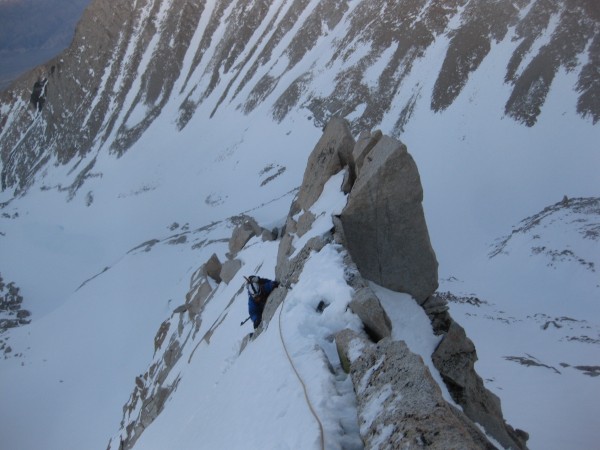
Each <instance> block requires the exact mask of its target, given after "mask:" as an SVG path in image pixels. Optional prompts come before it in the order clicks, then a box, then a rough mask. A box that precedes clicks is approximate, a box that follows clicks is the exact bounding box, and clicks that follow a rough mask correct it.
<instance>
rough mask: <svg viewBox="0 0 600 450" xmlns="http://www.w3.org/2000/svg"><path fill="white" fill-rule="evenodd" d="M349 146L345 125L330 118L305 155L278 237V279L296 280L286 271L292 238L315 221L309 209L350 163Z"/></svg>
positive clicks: (351, 141)
mask: <svg viewBox="0 0 600 450" xmlns="http://www.w3.org/2000/svg"><path fill="white" fill-rule="evenodd" d="M353 147H354V138H353V137H352V133H351V131H350V127H349V126H348V122H347V121H345V120H343V119H340V118H334V119H332V120H331V121H330V122H329V123H328V124H327V126H326V127H325V129H324V131H323V135H322V136H321V138H320V139H319V142H317V145H316V146H315V148H314V149H313V151H312V153H311V154H310V156H309V159H308V163H307V167H306V171H305V172H304V179H303V181H302V187H301V188H300V191H299V192H298V195H297V196H296V198H295V199H294V201H293V203H292V206H291V208H290V213H289V214H288V218H287V221H286V225H285V231H286V232H285V234H284V235H283V236H282V239H281V243H280V245H279V252H278V254H277V268H276V273H275V274H276V277H277V278H278V279H279V280H286V281H287V282H294V281H296V277H295V276H294V275H292V273H294V272H295V271H294V270H290V264H292V265H293V261H294V258H293V259H292V261H290V260H289V258H288V257H289V256H290V255H291V254H292V253H293V252H294V251H295V250H296V249H295V248H294V246H293V239H294V236H298V237H301V236H303V235H304V234H305V233H306V231H308V229H310V226H311V225H312V223H313V222H314V220H315V217H314V215H313V214H312V213H311V212H310V207H311V206H312V205H313V204H314V203H315V201H316V200H317V199H318V198H319V196H320V195H321V193H322V192H323V187H324V186H325V183H326V182H327V181H328V180H329V178H331V176H332V175H335V174H337V173H338V172H340V171H341V170H342V168H343V167H344V166H345V165H347V164H349V163H350V161H351V158H352V156H351V155H352V150H353ZM315 245H318V244H316V243H315ZM298 250H300V249H298ZM303 251H304V250H303ZM300 259H302V257H300ZM290 272H291V273H290ZM296 273H297V272H296Z"/></svg>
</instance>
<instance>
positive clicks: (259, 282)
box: [246, 275, 279, 330]
mask: <svg viewBox="0 0 600 450" xmlns="http://www.w3.org/2000/svg"><path fill="white" fill-rule="evenodd" d="M277 286H279V282H278V281H273V280H269V279H267V278H261V277H259V276H256V275H252V276H250V277H247V278H246V288H247V289H248V312H249V313H250V319H252V323H253V324H254V329H255V330H256V329H257V328H258V326H259V325H260V322H261V320H262V315H263V311H264V309H265V304H266V303H267V298H268V297H269V294H271V292H273V289H275V288H276V287H277Z"/></svg>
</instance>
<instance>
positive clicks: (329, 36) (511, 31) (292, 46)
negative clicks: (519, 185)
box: [0, 0, 600, 191]
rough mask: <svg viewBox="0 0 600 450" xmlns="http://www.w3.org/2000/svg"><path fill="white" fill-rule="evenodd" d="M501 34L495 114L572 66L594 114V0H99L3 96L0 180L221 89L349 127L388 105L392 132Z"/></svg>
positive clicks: (528, 107) (450, 89) (531, 98)
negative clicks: (36, 106) (432, 75)
mask: <svg viewBox="0 0 600 450" xmlns="http://www.w3.org/2000/svg"><path fill="white" fill-rule="evenodd" d="M444 43H447V48H445V49H444V48H443V47H442V48H440V45H444ZM499 45H504V46H509V47H510V48H511V57H510V60H509V61H508V65H507V67H505V68H503V70H504V71H505V77H504V78H505V83H506V86H505V87H508V88H509V89H508V91H507V93H508V97H507V98H506V99H505V101H506V103H505V110H504V111H503V112H502V114H505V115H507V116H509V117H511V118H512V119H514V120H516V121H519V122H522V123H524V124H526V125H527V126H534V125H535V123H536V120H537V118H538V117H539V114H540V113H541V111H542V110H543V105H544V101H545V99H546V96H547V95H548V93H549V91H550V90H551V87H552V83H553V80H554V77H555V75H556V74H557V72H558V71H560V70H565V71H567V72H576V73H577V74H578V76H577V82H576V85H574V86H572V88H573V91H574V93H573V95H576V96H577V110H578V112H579V114H580V115H581V116H582V117H587V118H589V119H590V120H592V121H593V122H594V123H596V122H597V121H598V120H599V119H600V100H599V99H598V92H599V91H600V85H599V83H600V81H598V77H597V76H596V75H595V74H596V73H597V72H598V70H600V69H599V66H600V6H598V3H597V2H594V1H591V0H590V1H575V0H569V1H548V0H532V1H526V0H501V1H495V2H488V1H482V0H471V1H467V0H436V1H433V2H431V1H425V0H420V1H416V2H410V3H407V2H397V3H389V2H384V1H382V0H377V1H359V2H353V3H351V4H349V3H347V2H340V1H334V0H323V1H320V2H309V1H307V0H294V1H292V0H290V1H286V2H281V3H279V2H272V1H266V0H261V1H256V2H251V3H248V2H244V1H231V0H220V1H216V2H214V3H213V2H188V1H184V0H172V1H160V0H142V1H139V2H136V3H135V6H134V5H133V4H132V3H131V2H126V1H117V2H113V1H110V2H109V1H108V0H97V1H95V2H93V3H92V4H91V5H90V7H89V8H88V10H87V11H86V12H85V14H84V16H83V19H82V21H81V23H80V24H79V25H78V28H77V31H76V35H75V38H74V41H73V44H72V46H71V48H70V49H68V50H67V51H66V52H65V53H63V54H62V55H61V56H59V57H57V58H56V59H54V60H52V61H50V62H49V63H48V64H47V65H46V66H45V70H44V71H43V74H42V73H40V74H32V75H31V76H30V77H28V78H27V77H26V78H24V79H23V80H21V81H20V82H19V83H18V84H16V85H15V86H14V87H13V89H12V90H11V91H10V92H6V93H5V94H4V95H3V96H2V100H1V101H2V104H3V110H2V111H3V112H2V119H1V120H0V127H1V128H0V145H1V146H2V155H1V159H2V189H7V188H12V187H16V188H18V189H23V188H25V187H26V186H27V185H28V183H30V182H31V178H32V177H33V176H34V175H35V173H37V171H38V170H39V169H40V168H41V167H43V166H44V165H45V164H46V163H47V161H49V159H50V158H52V159H55V160H56V161H58V162H59V163H66V162H68V161H71V160H72V158H76V157H77V158H81V157H83V156H85V155H87V154H88V153H90V152H92V154H93V153H94V152H95V151H97V149H98V148H100V147H101V146H102V145H104V144H106V143H108V144H109V146H110V148H111V149H112V151H114V152H115V153H117V154H122V153H123V152H125V151H127V149H128V148H130V146H131V145H132V144H133V143H134V142H136V140H137V139H139V137H140V136H141V135H142V134H143V133H144V131H145V130H147V129H148V127H149V126H150V125H151V124H152V122H153V121H154V120H155V119H156V118H157V117H158V116H159V115H160V114H161V112H162V110H163V108H164V107H165V105H166V104H167V103H169V102H170V103H172V104H173V106H174V107H176V108H177V109H178V112H177V118H176V122H177V124H178V126H179V128H180V129H181V128H183V127H185V126H186V124H187V123H188V122H189V120H190V119H191V117H193V116H194V115H196V114H207V115H208V116H209V117H214V116H215V115H217V114H218V113H219V110H220V108H221V107H222V106H223V105H224V104H231V105H233V106H235V107H236V108H239V109H241V110H242V111H244V113H246V114H251V113H252V112H253V111H255V110H256V109H257V108H258V107H259V106H262V105H264V106H265V107H266V108H267V110H268V111H269V114H271V116H272V117H273V119H274V120H276V121H281V120H283V118H284V117H286V115H287V114H288V113H289V112H290V111H291V110H292V109H296V108H308V109H309V110H310V111H311V112H312V114H313V117H314V120H315V122H316V123H319V124H324V123H325V122H326V121H327V120H328V119H329V118H330V117H331V116H333V115H340V116H346V117H349V118H350V121H351V125H352V127H353V129H354V130H362V129H369V128H372V127H373V126H376V125H377V124H378V123H379V122H381V120H382V119H383V117H384V116H385V115H386V114H396V116H397V121H396V125H395V127H394V130H393V135H395V136H398V135H399V134H400V133H401V132H402V130H403V129H404V128H405V126H406V125H407V123H409V121H410V119H411V115H412V112H413V110H414V108H415V107H416V105H417V104H421V103H423V104H426V105H428V107H429V108H431V109H432V110H433V111H437V112H442V111H444V110H445V109H447V108H448V107H449V106H450V105H452V103H453V102H454V101H455V100H456V98H457V97H458V96H459V95H460V93H461V91H462V89H463V87H464V86H465V84H466V83H467V80H468V79H469V77H470V76H471V74H473V73H475V72H476V71H477V70H478V69H479V67H480V65H481V63H482V62H483V61H484V60H485V59H486V58H487V57H488V56H489V54H490V53H491V52H494V50H495V48H497V47H498V46H499ZM440 51H441V54H440ZM430 54H431V55H435V57H436V58H440V57H441V59H439V61H440V62H441V66H439V71H438V73H437V75H436V79H435V83H434V87H433V91H432V92H424V91H423V90H422V89H423V87H422V82H421V80H414V79H412V78H411V73H412V71H413V70H414V69H415V67H416V66H418V65H419V64H420V63H421V62H422V61H423V58H431V57H432V56H429V55H430ZM373 71H375V72H373ZM370 72H373V73H372V74H371V75H370V77H369V79H367V78H365V75H366V74H367V73H370ZM38 75H45V76H47V77H48V78H49V86H48V102H47V107H46V109H45V110H44V111H43V112H42V115H41V117H40V118H39V121H38V122H36V125H35V129H31V130H30V132H27V133H26V134H25V135H24V134H23V133H24V130H29V128H28V127H29V126H30V124H31V121H32V115H31V112H30V111H29V110H28V107H27V99H28V91H29V90H30V89H31V87H32V86H33V82H34V81H35V77H37V76H38ZM178 80H185V81H184V82H183V83H181V81H178ZM369 80H377V81H376V82H375V83H373V82H372V81H369ZM501 87H502V86H486V87H485V89H497V88H501ZM200 110H203V111H204V112H203V113H200ZM69 130H72V131H74V130H78V131H79V130H84V132H76V133H75V132H69ZM57 136H60V137H59V138H58V139H57ZM17 153H18V156H17V155H16V154H17ZM92 167H93V162H90V163H88V164H86V166H85V167H83V168H81V169H79V172H78V175H77V177H76V178H74V179H73V185H71V186H69V187H68V189H69V190H71V191H73V190H76V189H77V188H78V186H80V184H81V182H82V180H83V179H85V178H86V177H87V176H90V172H91V171H92ZM63 188H67V187H66V186H63Z"/></svg>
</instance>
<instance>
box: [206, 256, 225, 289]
mask: <svg viewBox="0 0 600 450" xmlns="http://www.w3.org/2000/svg"><path fill="white" fill-rule="evenodd" d="M221 269H222V265H221V261H219V257H218V256H217V254H216V253H213V254H212V256H211V257H210V258H209V260H208V261H206V264H205V266H204V270H205V272H206V275H207V276H209V277H211V278H212V279H213V280H215V281H216V282H217V283H220V282H221Z"/></svg>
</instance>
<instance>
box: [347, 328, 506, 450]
mask: <svg viewBox="0 0 600 450" xmlns="http://www.w3.org/2000/svg"><path fill="white" fill-rule="evenodd" d="M336 345H337V348H338V353H339V354H340V358H341V359H342V361H343V365H344V366H345V367H347V369H348V371H349V373H350V375H351V376H352V382H353V384H354V390H355V392H356V397H357V403H358V422H359V426H360V434H361V436H362V437H363V440H364V442H365V448H368V449H377V448H389V449H401V448H412V447H415V448H422V447H426V448H431V449H440V450H445V449H449V448H460V449H465V450H467V449H472V450H475V449H477V450H479V449H489V450H491V449H494V448H495V447H494V446H493V445H492V444H491V443H490V442H489V441H488V440H487V439H486V437H485V435H484V434H483V433H481V431H479V429H478V428H477V427H476V426H475V425H474V424H473V423H472V422H471V421H470V420H469V419H468V418H467V417H466V416H465V415H464V414H463V413H462V412H460V411H459V410H458V409H456V408H455V407H453V406H451V405H450V404H448V403H447V402H446V401H445V400H444V398H443V396H442V392H441V390H440V388H439V386H438V385H437V383H436V382H435V381H434V379H433V378H432V376H431V373H430V372H429V369H428V368H427V366H426V365H425V364H424V362H423V360H422V359H421V357H419V356H417V355H415V354H414V353H412V352H411V351H410V350H409V349H408V347H407V346H406V344H405V343H404V342H403V341H393V340H391V339H389V338H388V339H383V340H382V341H380V342H379V343H377V344H372V343H370V342H369V341H368V340H367V339H365V338H364V337H361V336H360V335H358V334H357V333H355V332H353V331H351V330H344V331H342V332H340V333H338V335H337V336H336ZM375 405H377V410H376V412H374V407H375Z"/></svg>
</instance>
